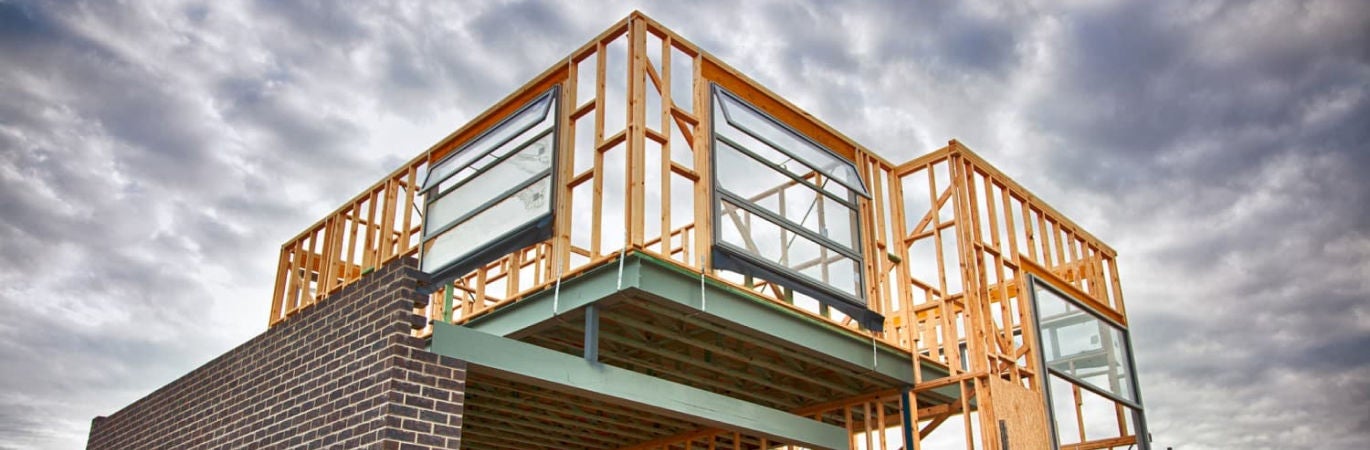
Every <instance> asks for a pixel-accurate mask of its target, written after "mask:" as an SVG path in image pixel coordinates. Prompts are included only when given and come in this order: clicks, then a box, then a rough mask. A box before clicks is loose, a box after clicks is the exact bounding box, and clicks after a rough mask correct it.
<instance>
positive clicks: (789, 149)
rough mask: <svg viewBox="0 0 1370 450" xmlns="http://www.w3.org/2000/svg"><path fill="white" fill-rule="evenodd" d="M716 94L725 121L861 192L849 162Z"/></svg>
mask: <svg viewBox="0 0 1370 450" xmlns="http://www.w3.org/2000/svg"><path fill="white" fill-rule="evenodd" d="M716 97H717V98H718V99H719V104H721V105H722V106H723V108H724V110H725V111H726V116H724V117H726V118H727V121H728V123H730V124H732V125H733V126H735V127H738V128H739V129H742V130H745V131H747V132H750V133H751V134H753V135H756V136H757V137H759V138H761V139H764V140H766V141H768V142H770V143H771V144H773V145H775V146H776V147H778V149H780V150H782V151H784V152H785V153H788V154H790V155H791V156H794V157H795V158H796V159H798V160H800V161H802V162H804V163H805V164H807V165H808V166H810V167H812V168H814V169H817V170H818V171H820V172H822V173H824V174H825V175H827V176H829V177H832V178H833V179H835V180H837V181H838V182H839V183H842V184H844V185H846V186H847V187H848V188H851V189H852V190H855V191H858V192H860V193H862V194H865V193H866V189H865V187H864V186H862V184H861V179H860V177H858V176H857V174H856V167H855V166H854V165H852V164H851V163H850V162H848V161H846V160H844V159H842V158H840V157H838V156H836V155H833V154H832V153H829V152H828V151H827V150H825V149H823V148H822V147H819V146H817V145H815V144H813V143H812V142H810V141H808V140H807V139H804V138H802V137H800V136H799V135H798V134H795V133H794V132H793V131H790V130H789V129H787V128H785V127H783V126H781V125H780V124H778V123H776V122H775V121H774V120H772V119H770V118H769V117H766V116H764V115H761V114H760V113H758V112H756V111H755V110H753V109H751V108H750V107H748V106H744V105H743V104H741V103H739V102H737V101H736V100H734V99H733V98H732V97H731V96H729V95H727V94H722V95H717V96H716Z"/></svg>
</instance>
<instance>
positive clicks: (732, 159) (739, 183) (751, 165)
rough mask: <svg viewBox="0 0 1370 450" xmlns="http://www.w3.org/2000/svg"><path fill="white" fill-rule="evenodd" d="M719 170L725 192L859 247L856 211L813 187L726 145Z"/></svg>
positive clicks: (720, 146)
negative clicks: (855, 221) (854, 225)
mask: <svg viewBox="0 0 1370 450" xmlns="http://www.w3.org/2000/svg"><path fill="white" fill-rule="evenodd" d="M716 150H717V151H716V155H717V158H718V168H717V170H716V171H715V174H716V176H717V177H718V183H719V186H720V187H721V188H723V190H725V191H727V192H729V193H731V194H734V195H737V196H739V197H742V198H744V199H746V200H750V201H751V203H753V204H756V205H758V206H761V207H763V208H765V209H766V210H768V211H770V212H772V213H775V214H776V215H778V216H780V217H784V218H785V219H787V220H789V221H790V222H793V223H794V224H795V225H798V226H800V227H803V228H805V229H807V230H809V231H812V232H814V233H815V234H818V235H820V236H823V237H826V238H829V239H832V240H833V241H834V242H836V243H837V244H839V245H842V246H844V247H846V248H848V249H852V250H855V249H856V247H857V239H856V228H855V227H853V226H852V224H853V221H854V220H856V212H855V211H853V210H852V209H850V208H848V207H847V206H846V205H844V204H842V203H840V202H838V201H835V200H833V199H831V198H829V197H827V196H823V195H820V194H819V193H818V192H817V191H815V190H814V189H813V187H811V186H809V185H807V184H803V183H799V182H797V181H795V180H794V179H792V178H790V177H787V176H785V175H782V174H781V173H779V172H776V171H775V170H774V169H772V168H770V167H769V166H766V165H764V164H762V163H761V162H759V161H757V160H756V159H755V158H752V157H751V156H748V155H746V154H744V153H742V152H741V151H738V150H737V149H735V148H734V147H732V146H731V145H729V144H728V143H726V142H721V141H720V142H719V143H718V146H717V147H716Z"/></svg>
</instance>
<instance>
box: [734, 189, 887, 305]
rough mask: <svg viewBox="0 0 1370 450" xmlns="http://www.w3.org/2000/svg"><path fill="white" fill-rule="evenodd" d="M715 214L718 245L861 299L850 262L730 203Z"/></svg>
mask: <svg viewBox="0 0 1370 450" xmlns="http://www.w3.org/2000/svg"><path fill="white" fill-rule="evenodd" d="M721 203H722V204H721V208H720V211H719V212H718V213H719V214H721V217H720V218H719V223H720V230H719V241H720V242H723V243H726V244H729V245H731V246H733V247H735V248H736V249H738V250H741V251H743V252H745V253H749V254H751V255H754V256H757V257H760V258H761V259H764V260H766V261H770V262H773V263H775V264H778V265H779V266H780V267H784V268H787V269H790V270H793V271H795V272H797V273H800V274H803V275H805V276H808V277H809V278H812V279H813V280H814V281H818V282H821V283H823V284H826V285H829V286H831V287H833V288H835V289H837V290H838V291H841V292H843V293H845V294H847V295H850V296H853V297H856V298H862V297H864V296H862V295H861V292H860V290H861V288H860V283H859V280H860V273H859V267H860V264H858V263H857V262H856V261H854V260H852V259H851V258H847V257H846V256H843V255H842V254H841V253H838V252H836V251H834V250H831V249H828V248H825V247H823V246H822V245H819V244H818V243H816V242H814V241H812V240H809V239H807V238H804V237H803V236H800V235H799V234H797V233H794V232H792V231H788V230H786V229H784V228H782V227H781V226H780V225H777V224H775V223H773V222H771V221H769V220H766V219H765V218H762V217H761V216H757V215H754V214H752V213H751V212H750V211H747V210H745V209H742V208H740V207H738V206H737V205H734V204H732V203H729V202H726V201H724V202H721Z"/></svg>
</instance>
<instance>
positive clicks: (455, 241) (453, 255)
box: [422, 176, 552, 273]
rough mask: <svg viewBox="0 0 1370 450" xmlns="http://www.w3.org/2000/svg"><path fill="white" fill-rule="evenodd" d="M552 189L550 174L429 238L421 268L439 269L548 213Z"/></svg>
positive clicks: (426, 269) (427, 270) (431, 270)
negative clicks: (431, 238)
mask: <svg viewBox="0 0 1370 450" xmlns="http://www.w3.org/2000/svg"><path fill="white" fill-rule="evenodd" d="M551 191H552V177H550V176H548V177H544V178H543V179H541V180H539V181H538V182H536V183H533V184H532V185H531V186H528V187H527V188H524V189H523V190H521V191H518V192H517V193H515V194H514V195H512V196H510V197H509V198H506V199H504V201H501V202H499V203H497V204H495V205H494V206H491V207H490V208H488V209H486V210H484V211H482V212H481V213H479V214H476V215H475V216H472V217H471V218H469V219H467V220H466V221H465V222H462V223H461V224H458V225H457V226H455V227H452V228H451V229H449V230H447V231H446V232H444V233H443V234H442V235H440V236H438V237H437V238H434V239H433V240H431V241H429V242H428V243H427V246H426V247H425V248H424V252H423V263H422V265H423V271H425V272H430V273H431V272H433V271H435V270H437V269H440V268H442V267H444V266H446V265H448V264H450V263H451V262H453V261H456V260H458V259H460V258H462V257H464V256H466V255H467V254H469V253H471V252H472V251H474V250H476V249H478V248H480V247H484V246H485V245H487V244H489V243H490V241H491V240H494V239H495V238H498V237H500V236H501V235H503V234H505V233H508V232H510V231H513V230H516V229H519V228H522V227H524V226H527V225H528V223H530V222H532V221H534V220H536V219H538V218H541V217H543V216H545V215H547V214H550V213H551V202H550V199H551V193H552V192H551Z"/></svg>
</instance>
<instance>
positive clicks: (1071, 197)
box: [0, 0, 1370, 449]
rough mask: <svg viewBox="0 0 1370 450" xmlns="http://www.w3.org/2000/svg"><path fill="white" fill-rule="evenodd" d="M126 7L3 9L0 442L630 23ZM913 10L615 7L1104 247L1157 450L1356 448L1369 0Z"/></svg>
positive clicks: (200, 315) (60, 407) (1367, 252)
mask: <svg viewBox="0 0 1370 450" xmlns="http://www.w3.org/2000/svg"><path fill="white" fill-rule="evenodd" d="M120 3H122V2H104V1H100V2H65V1H63V2H41V3H40V2H33V3H29V2H14V1H10V0H0V361H3V363H0V448H80V447H82V446H83V445H84V442H85V436H86V433H87V432H88V428H89V421H90V419H91V418H92V417H94V416H96V415H100V414H109V413H112V412H114V411H116V410H118V409H119V408H121V407H122V406H124V405H126V404H128V403H130V402H132V401H133V400H135V399H137V398H140V397H142V396H144V395H146V394H148V393H149V392H151V391H153V390H154V389H156V388H158V387H160V386H162V385H164V384H165V383H167V382H169V381H171V380H173V379H175V378H176V377H178V376H180V375H182V374H184V373H186V372H187V371H189V370H190V369H192V368H194V367H197V366H199V365H201V364H203V363H205V362H207V361H208V360H210V359H211V358H213V357H215V356H217V355H219V354H221V353H223V352H224V351H227V350H228V349H230V348H232V347H234V346H236V345H238V344H239V343H241V342H242V341H244V340H246V339H247V338H249V337H251V336H253V335H255V334H257V333H260V332H261V331H263V330H264V329H265V327H266V317H267V311H268V299H269V297H270V289H271V279H272V276H273V274H274V265H275V262H276V259H275V258H276V251H277V249H278V248H279V245H280V244H281V243H282V242H284V241H285V240H286V239H288V238H289V237H291V236H293V235H294V234H295V233H297V232H298V231H300V230H301V229H303V228H304V227H305V226H307V225H308V224H310V223H312V222H313V221H315V220H317V219H318V218H320V217H322V216H323V215H324V214H325V213H326V212H328V211H330V210H332V209H333V208H335V207H336V206H337V205H339V204H340V203H341V202H343V201H344V200H346V199H347V198H348V197H351V196H352V195H354V194H355V193H357V192H358V191H360V190H361V189H362V188H363V187H365V186H366V185H368V184H370V183H371V182H373V181H374V180H377V179H379V178H380V177H382V176H383V175H384V174H386V173H388V172H389V171H391V170H393V169H394V168H396V167H397V166H398V165H399V164H400V162H401V161H404V160H406V159H408V158H410V157H412V156H413V155H416V154H418V153H419V152H421V151H422V150H424V149H425V148H427V147H428V146H429V145H430V144H432V143H434V142H436V141H437V140H438V139H439V138H441V137H442V136H444V135H446V134H447V133H448V132H450V131H451V130H453V129H455V128H457V127H458V126H460V125H461V124H463V123H465V122H466V121H467V120H468V119H470V118H471V117H473V116H475V115H476V114H478V113H479V112H480V111H481V110H483V109H484V108H486V107H487V106H489V105H490V104H492V103H493V102H494V101H496V100H498V99H499V98H501V97H502V96H503V95H504V94H506V93H508V92H510V91H512V90H513V89H514V88H516V87H518V86H519V85H521V84H522V83H523V82H525V81H527V80H528V79H530V78H531V77H533V76H534V75H536V74H537V73H539V72H541V71H542V70H543V69H545V68H546V67H548V66H550V65H551V64H552V63H554V62H556V61H557V60H558V59H559V58H560V57H562V56H564V55H565V54H567V53H569V52H570V51H571V50H573V49H574V48H575V47H577V46H579V45H580V44H581V43H583V42H585V41H587V40H588V39H590V38H591V37H592V36H593V35H595V34H596V33H598V32H599V31H601V30H602V29H603V28H606V27H608V26H609V25H610V24H612V23H614V22H615V21H617V20H618V19H620V18H622V17H623V16H625V15H626V14H627V13H628V12H629V11H631V10H632V8H633V7H634V5H631V4H621V3H611V4H605V5H599V6H595V5H588V4H582V3H580V2H565V3H538V2H471V3H470V4H464V3H448V2H425V1H415V2H399V3H397V4H393V5H385V6H378V5H373V4H371V3H361V4H355V5H353V4H341V3H337V4H335V3H334V2H300V3H294V2H259V3H243V2H165V1H151V2H136V4H130V5H125V4H120ZM320 3H323V4H322V5H321V4H320ZM663 3H669V2H663ZM940 3H942V2H939V4H929V5H922V4H914V3H912V2H898V3H893V2H891V3H879V2H862V3H851V4H848V3H844V2H813V3H800V2H788V1H783V2H782V1H775V2H769V1H756V2H746V3H745V5H741V6H739V5H724V4H712V3H705V4H699V5H690V6H674V5H663V4H656V3H654V4H651V5H646V6H643V7H642V9H643V10H644V12H646V13H647V14H648V15H651V16H653V17H654V18H655V19H657V20H658V21H660V22H662V23H664V24H665V25H666V26H668V27H671V28H673V29H675V30H676V31H678V32H679V33H680V34H681V35H683V36H685V37H686V38H688V39H691V40H692V41H694V42H695V43H697V44H699V45H701V46H702V47H704V48H705V49H706V50H708V51H710V52H711V53H713V54H715V55H717V56H719V57H720V58H722V59H723V60H725V61H728V62H730V63H731V64H732V65H733V66H734V67H737V68H738V69H739V70H741V71H743V72H744V73H748V74H750V75H752V76H753V77H754V78H756V79H758V80H760V81H761V82H762V83H763V84H765V85H767V86H769V87H770V88H772V89H773V90H774V91H776V92H778V93H780V94H781V95H783V96H786V97H788V98H790V99H791V100H792V101H794V102H795V103H796V104H798V105H800V106H801V107H803V108H805V109H807V110H809V111H810V112H812V113H814V114H815V115H817V116H818V117H820V118H822V119H824V120H826V121H827V122H829V123H830V124H832V125H833V126H834V127H836V128H837V129H839V130H843V131H844V132H846V134H848V135H849V136H852V137H853V138H855V139H857V140H858V141H860V142H862V143H864V144H866V145H867V146H868V147H870V148H872V149H874V150H876V151H878V152H880V153H882V154H883V155H884V156H885V157H887V158H888V159H891V160H895V161H903V160H906V159H908V158H910V157H913V156H916V155H919V154H922V153H924V152H926V151H929V150H932V149H935V148H937V147H939V146H941V145H943V144H945V142H946V141H947V140H948V139H952V138H956V139H960V140H961V141H962V142H964V143H966V144H967V145H969V146H970V147H972V148H973V149H975V150H976V151H978V152H979V153H981V154H982V155H983V156H985V157H986V158H987V159H989V160H990V161H991V162H992V163H995V164H996V165H998V166H999V167H1000V168H1001V169H1003V170H1004V171H1005V172H1007V173H1008V174H1009V175H1010V176H1013V177H1014V178H1016V179H1017V180H1019V181H1020V182H1022V183H1023V184H1024V185H1025V186H1027V187H1028V188H1029V189H1032V190H1033V191H1035V192H1036V193H1037V194H1038V195H1039V196H1041V197H1042V198H1044V199H1046V200H1047V201H1048V202H1050V203H1051V204H1053V205H1054V206H1056V207H1057V208H1058V209H1060V210H1062V211H1063V212H1065V213H1066V214H1067V215H1068V216H1070V217H1072V218H1074V219H1075V220H1076V221H1077V222H1079V223H1080V224H1082V225H1083V226H1084V227H1085V228H1087V229H1089V230H1091V231H1092V232H1093V233H1094V234H1095V235H1097V236H1100V237H1101V238H1102V239H1104V240H1105V241H1107V242H1109V243H1111V244H1112V245H1113V246H1114V247H1115V248H1116V249H1117V250H1118V251H1119V253H1120V255H1121V257H1120V263H1121V265H1122V276H1123V283H1124V289H1125V294H1126V297H1127V302H1128V306H1129V309H1130V314H1131V317H1132V324H1133V329H1134V339H1135V340H1136V342H1135V345H1136V348H1137V351H1138V355H1137V359H1138V363H1139V365H1140V379H1141V382H1142V389H1143V395H1144V400H1145V402H1146V403H1147V404H1148V410H1149V416H1150V422H1151V428H1152V431H1153V434H1154V436H1155V439H1156V442H1157V444H1159V445H1160V447H1161V448H1164V447H1165V446H1174V447H1175V448H1177V449H1205V448H1261V447H1266V448H1370V406H1367V405H1370V281H1368V280H1370V207H1368V206H1367V205H1370V181H1367V172H1370V7H1367V4H1366V3H1365V2H1363V1H1344V2H1339V1H1288V0H1280V1H1254V2H1245V1H1243V2H1230V3H1227V2H1202V3H1200V4H1188V3H1180V2H1137V3H1126V2H1124V3H1119V2H1107V1H1105V2H1096V1H1079V2H1060V3H1057V2H1038V1H1029V2H1012V4H1008V5H999V4H991V3H982V2H954V3H956V6H951V7H948V6H947V5H942V4H940ZM946 3H953V2H946Z"/></svg>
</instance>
